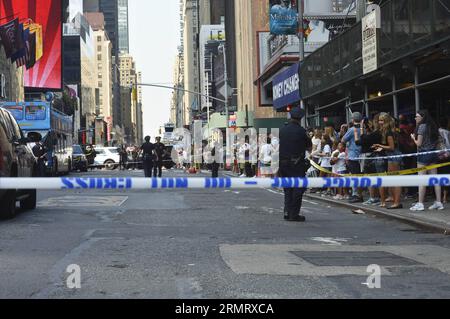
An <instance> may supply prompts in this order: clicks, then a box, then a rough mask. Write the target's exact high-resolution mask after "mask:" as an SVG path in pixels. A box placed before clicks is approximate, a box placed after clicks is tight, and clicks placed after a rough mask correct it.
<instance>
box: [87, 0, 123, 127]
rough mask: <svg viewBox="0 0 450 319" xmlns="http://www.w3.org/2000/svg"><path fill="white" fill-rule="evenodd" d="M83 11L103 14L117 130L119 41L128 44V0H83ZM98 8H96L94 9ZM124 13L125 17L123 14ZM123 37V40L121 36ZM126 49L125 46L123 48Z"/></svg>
mask: <svg viewBox="0 0 450 319" xmlns="http://www.w3.org/2000/svg"><path fill="white" fill-rule="evenodd" d="M84 8H85V11H88V12H91V11H94V12H96V11H100V12H102V13H103V15H104V16H105V29H106V31H107V33H108V36H109V39H110V41H111V45H112V52H113V63H112V75H113V93H114V94H113V115H114V116H113V120H114V127H117V130H120V129H121V126H122V123H121V122H120V119H121V101H120V98H121V93H120V87H121V84H120V72H119V54H120V50H121V49H122V50H123V49H124V48H121V45H120V43H126V44H127V45H126V47H127V46H128V41H129V40H128V38H129V37H128V1H125V2H124V1H120V3H119V0H84ZM97 8H98V10H96V9H97ZM119 8H120V12H121V18H120V21H119ZM124 13H126V18H125V14H124ZM124 21H125V22H126V28H124V27H123V26H122V27H121V32H120V33H119V22H121V23H122V25H123V24H124ZM121 37H122V38H123V37H125V40H122V38H121ZM125 49H126V51H128V49H127V48H125Z"/></svg>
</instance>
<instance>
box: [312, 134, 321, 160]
mask: <svg viewBox="0 0 450 319" xmlns="http://www.w3.org/2000/svg"><path fill="white" fill-rule="evenodd" d="M311 141H312V145H313V152H312V153H311V154H312V155H313V156H314V155H316V154H318V153H320V150H321V149H322V140H321V139H320V138H315V137H313V138H312V140H311ZM314 150H315V151H314Z"/></svg>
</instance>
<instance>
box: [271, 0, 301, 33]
mask: <svg viewBox="0 0 450 319" xmlns="http://www.w3.org/2000/svg"><path fill="white" fill-rule="evenodd" d="M269 6H270V9H269V10H270V14H269V16H270V33H271V34H273V35H289V34H291V35H293V34H297V30H298V12H297V7H296V2H295V1H292V0H270V1H269Z"/></svg>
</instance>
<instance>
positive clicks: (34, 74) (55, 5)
mask: <svg viewBox="0 0 450 319" xmlns="http://www.w3.org/2000/svg"><path fill="white" fill-rule="evenodd" d="M61 3H62V1H61V0H0V17H2V18H8V19H10V20H13V19H15V18H19V19H20V22H26V20H27V19H32V20H33V22H34V23H37V24H40V25H42V38H43V48H44V51H43V56H42V58H41V59H40V60H39V61H37V62H36V64H35V65H34V66H33V67H32V68H30V69H29V70H26V71H25V86H26V87H28V88H36V89H43V90H48V89H53V90H60V89H61V85H62V60H61V58H62V57H61V49H62V8H61ZM1 22H2V23H4V22H7V19H5V20H2V21H1Z"/></svg>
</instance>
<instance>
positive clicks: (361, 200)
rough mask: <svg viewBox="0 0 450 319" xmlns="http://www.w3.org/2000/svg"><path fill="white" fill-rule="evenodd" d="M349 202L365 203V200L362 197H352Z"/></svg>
mask: <svg viewBox="0 0 450 319" xmlns="http://www.w3.org/2000/svg"><path fill="white" fill-rule="evenodd" d="M348 202H349V204H357V203H363V202H364V199H363V198H362V197H358V196H352V197H350V200H349V201H348Z"/></svg>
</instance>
